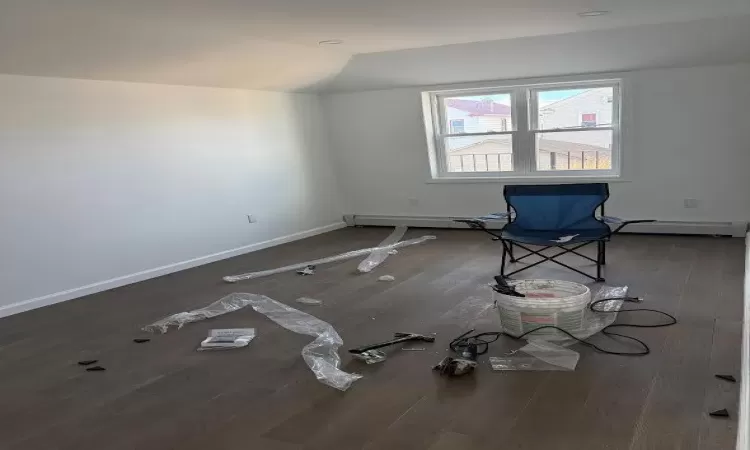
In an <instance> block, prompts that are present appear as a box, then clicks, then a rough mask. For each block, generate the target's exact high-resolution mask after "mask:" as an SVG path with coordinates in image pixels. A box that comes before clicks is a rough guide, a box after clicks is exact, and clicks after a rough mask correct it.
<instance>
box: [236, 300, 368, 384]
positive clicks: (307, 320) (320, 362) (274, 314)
mask: <svg viewBox="0 0 750 450" xmlns="http://www.w3.org/2000/svg"><path fill="white" fill-rule="evenodd" d="M227 297H240V298H247V299H248V301H249V302H250V304H251V306H252V307H253V309H254V310H255V311H257V312H259V313H261V314H263V315H265V316H266V317H268V318H269V319H271V320H273V321H274V322H276V323H277V324H279V325H281V326H282V327H284V328H286V329H287V330H289V331H293V332H295V333H298V334H304V335H307V336H313V337H315V340H314V341H312V342H311V343H309V344H307V345H306V346H304V347H303V348H302V358H303V359H304V360H305V362H306V363H307V365H308V367H310V370H312V371H313V373H314V374H315V377H316V378H317V379H318V381H320V382H321V383H323V384H326V385H328V386H331V387H333V388H336V389H338V390H340V391H345V390H347V389H349V386H351V385H352V383H354V382H355V381H357V380H359V379H360V378H362V375H359V374H356V373H348V372H344V371H343V370H341V369H339V367H340V366H341V358H339V354H338V349H339V347H341V346H342V345H344V341H343V340H342V339H341V336H339V334H338V333H337V332H336V330H334V329H333V327H332V326H331V324H329V323H328V322H324V321H322V320H320V319H318V318H317V317H314V316H311V315H310V314H307V313H304V312H302V311H299V310H297V309H294V308H291V307H289V306H287V305H285V304H283V303H279V302H277V301H276V300H272V299H270V298H268V297H266V296H265V295H256V294H230V295H228V296H227ZM227 297H224V298H227Z"/></svg>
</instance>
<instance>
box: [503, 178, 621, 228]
mask: <svg viewBox="0 0 750 450" xmlns="http://www.w3.org/2000/svg"><path fill="white" fill-rule="evenodd" d="M503 195H504V196H505V202H506V203H507V204H508V210H510V209H513V211H515V213H516V217H515V219H514V220H513V224H515V226H518V227H521V228H524V229H527V230H537V231H542V230H544V231H558V230H571V231H574V230H598V229H604V228H605V227H606V228H608V226H607V225H606V224H605V223H603V222H602V221H600V220H598V219H596V209H597V208H599V207H603V205H604V202H606V201H607V198H609V186H608V185H607V183H591V184H543V185H506V186H505V189H504V191H503Z"/></svg>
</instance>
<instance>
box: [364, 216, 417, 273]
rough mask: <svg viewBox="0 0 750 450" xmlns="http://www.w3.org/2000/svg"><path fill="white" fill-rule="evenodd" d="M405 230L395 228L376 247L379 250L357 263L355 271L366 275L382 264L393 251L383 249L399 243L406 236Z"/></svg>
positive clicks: (404, 227)
mask: <svg viewBox="0 0 750 450" xmlns="http://www.w3.org/2000/svg"><path fill="white" fill-rule="evenodd" d="M407 229H408V228H407V227H406V226H404V225H399V226H397V227H396V229H395V230H393V232H392V233H391V234H390V235H389V236H388V237H387V238H385V239H384V240H383V242H381V243H380V244H379V245H378V247H379V248H378V249H377V250H374V251H373V252H372V253H370V256H368V257H367V258H365V260H364V261H362V262H361V263H359V266H358V267H357V270H358V271H359V272H360V273H368V272H371V271H372V269H374V268H376V267H378V266H379V265H380V264H382V263H383V261H385V259H386V258H388V255H389V254H390V252H391V251H393V250H392V249H389V248H384V247H388V246H390V245H393V244H395V243H397V242H398V241H400V240H401V238H403V237H404V235H405V234H406V230H407Z"/></svg>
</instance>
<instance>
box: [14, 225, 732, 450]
mask: <svg viewBox="0 0 750 450" xmlns="http://www.w3.org/2000/svg"><path fill="white" fill-rule="evenodd" d="M389 232H390V229H387V228H348V229H343V230H340V231H335V232H332V233H328V234H325V235H321V236H317V237H313V238H310V239H305V240H303V241H298V242H294V243H291V244H287V245H283V246H279V247H275V248H271V249H267V250H263V251H260V252H256V253H252V254H248V255H245V256H241V257H237V258H233V259H229V260H225V261H221V262H217V263H214V264H211V265H207V266H203V267H199V268H195V269H191V270H187V271H183V272H180V273H176V274H172V275H169V276H164V277H161V278H157V279H153V280H149V281H145V282H142V283H138V284H134V285H129V286H125V287H122V288H119V289H114V290H111V291H108V292H103V293H100V294H95V295H91V296H88V297H85V298H81V299H77V300H73V301H69V302H65V303H62V304H58V305H55V306H50V307H47V308H42V309H38V310H34V311H30V312H27V313H24V314H19V315H16V316H11V317H8V318H4V319H0V424H1V425H0V448H2V449H8V450H10V449H23V450H35V449H44V450H50V449H76V450H80V449H138V450H149V449H159V450H164V449H180V450H193V449H195V450H209V449H210V450H220V449H237V450H239V449H243V450H244V449H259V450H292V449H321V450H323V449H325V450H331V449H338V450H350V449H367V450H375V449H389V450H395V449H417V450H418V449H428V450H469V449H488V450H489V449H504V450H505V449H534V450H537V449H539V450H541V449H544V450H546V449H551V450H552V449H554V450H587V449H591V450H601V449H656V450H662V449H711V450H714V449H716V450H718V449H722V450H726V449H731V448H734V439H735V433H736V429H735V427H736V424H737V422H736V417H737V396H738V390H739V384H730V383H727V382H724V381H720V380H717V379H715V378H714V376H713V375H714V374H715V373H731V374H734V375H735V376H737V377H738V376H739V364H740V353H739V352H740V329H741V325H740V324H741V320H742V277H743V255H744V241H743V240H741V239H730V238H710V237H674V236H638V235H623V236H617V237H616V238H615V239H614V240H613V242H612V243H611V244H610V246H609V248H608V252H609V253H608V259H607V262H608V266H607V268H606V273H605V274H606V277H607V283H608V284H610V285H628V286H629V287H630V293H631V294H633V295H639V296H643V297H645V303H644V305H643V307H649V308H656V309H661V310H664V311H667V312H670V313H672V314H674V315H675V316H677V318H678V319H679V324H678V325H675V326H673V327H668V328H654V329H645V328H644V329H628V330H627V331H626V333H628V334H631V335H634V336H637V337H639V338H641V339H643V340H644V341H646V342H647V343H648V344H649V345H650V346H651V350H652V353H651V354H650V355H648V356H645V357H622V356H611V355H605V354H599V353H594V352H592V351H590V350H589V349H587V348H582V347H581V346H580V345H578V346H574V347H573V349H575V350H577V351H579V352H581V359H580V361H579V364H578V367H577V369H576V370H575V371H574V372H515V373H511V372H502V373H501V372H493V371H492V370H491V369H490V367H489V364H488V362H487V356H491V355H493V354H501V353H504V352H506V351H508V350H512V349H514V348H518V347H519V346H520V344H519V343H517V342H514V341H512V340H509V339H501V340H499V341H498V342H497V343H495V344H493V345H492V346H491V348H490V352H489V354H488V355H485V356H483V357H482V358H481V359H480V366H479V367H478V370H477V371H476V373H475V374H474V375H473V376H469V377H465V378H460V379H444V378H440V377H439V376H437V375H436V374H435V373H434V372H433V371H432V370H431V367H432V365H434V364H435V363H437V362H438V361H439V360H440V359H442V358H443V357H444V356H447V355H448V351H447V343H448V341H449V340H450V339H451V338H453V337H455V336H456V335H458V334H460V333H461V332H463V331H465V330H467V329H468V328H477V329H479V330H484V331H491V330H495V329H497V327H498V323H497V318H496V312H495V310H493V309H492V308H491V305H490V302H489V297H490V293H489V290H488V288H487V286H486V285H487V283H488V282H490V281H491V280H492V276H493V275H495V274H496V273H497V271H498V269H499V264H500V252H499V250H500V246H499V244H497V243H493V242H491V241H490V240H488V239H487V237H486V235H483V234H482V233H480V232H475V231H468V230H467V231H463V230H460V231H459V230H414V229H412V230H410V231H409V233H408V235H407V237H416V236H420V235H422V234H436V235H437V236H438V240H436V241H431V242H428V243H426V244H423V245H419V246H414V247H409V248H405V249H402V250H400V251H399V253H398V254H397V255H394V256H391V257H390V258H389V259H388V260H387V261H386V262H385V263H384V264H383V265H382V266H380V267H379V268H377V269H376V270H375V271H373V272H372V273H370V274H365V275H361V274H355V269H356V266H357V264H358V263H359V261H360V260H361V259H354V260H350V261H346V262H341V263H336V264H330V265H324V266H320V267H318V269H317V272H316V274H315V275H314V276H308V277H302V276H299V275H296V274H294V273H286V274H281V275H276V276H272V277H267V278H262V279H257V280H251V281H246V282H242V283H238V284H226V283H224V282H223V281H222V280H221V277H222V276H224V275H230V274H236V273H242V272H246V271H250V270H255V269H266V268H274V267H280V266H283V265H286V264H290V263H295V262H301V261H304V260H309V259H314V258H318V257H324V256H329V255H333V254H336V253H339V252H343V251H347V250H352V249H358V248H364V247H370V246H373V245H375V244H377V243H378V242H380V241H381V240H382V239H383V238H384V237H385V236H387V235H388V233H389ZM573 261H575V260H573V259H571V262H573ZM576 264H577V263H576ZM385 274H390V275H393V276H394V277H395V278H396V281H394V282H390V283H389V282H381V281H377V279H378V277H379V276H381V275H385ZM525 276H526V277H534V278H557V279H566V280H571V281H581V278H579V277H578V276H577V275H576V274H574V273H572V272H569V271H564V270H558V269H557V268H555V267H554V266H551V265H549V264H544V265H541V266H539V267H538V268H536V269H532V270H530V271H529V272H528V273H527V274H526V275H525ZM230 292H252V293H259V294H265V295H268V296H269V297H271V298H273V299H276V300H278V301H281V302H284V303H287V304H288V305H291V306H293V307H295V308H299V309H301V310H304V311H307V312H309V313H311V314H313V315H315V316H317V317H319V318H321V319H323V320H326V321H328V322H330V323H331V324H332V325H333V326H334V327H335V328H336V329H337V331H338V332H339V334H341V336H342V338H343V339H344V342H345V348H349V347H353V346H358V345H362V344H367V343H371V342H376V341H379V340H383V339H386V338H389V337H390V336H391V335H392V333H394V332H397V331H413V332H423V333H431V332H435V333H437V341H436V342H435V343H434V344H424V345H423V344H419V347H426V350H425V351H401V350H399V348H398V347H394V348H392V349H390V350H389V359H388V360H387V361H385V362H384V363H381V364H376V365H371V366H367V365H365V364H364V363H361V362H359V361H353V360H351V358H350V357H349V355H348V354H347V353H346V351H345V350H344V351H342V352H340V353H341V356H342V358H343V361H344V369H345V370H347V371H356V372H359V373H361V374H363V375H364V378H363V379H362V380H360V381H358V382H356V383H355V384H354V385H353V386H352V388H351V389H349V391H347V392H339V391H336V390H335V389H332V388H330V387H327V386H325V385H323V384H321V383H319V382H318V381H317V380H316V379H315V377H314V376H313V374H312V373H311V372H310V370H309V369H308V367H307V366H306V365H305V363H304V361H303V360H302V358H301V357H300V350H301V348H302V347H303V346H304V345H305V344H306V343H308V342H310V340H311V339H310V338H309V337H307V336H300V335H297V334H293V333H291V332H289V331H286V330H284V329H282V328H281V327H279V326H278V325H276V324H275V323H273V322H271V321H270V320H268V319H267V318H266V317H264V316H262V315H261V314H258V313H256V312H254V311H253V310H252V309H250V308H246V309H245V310H241V311H238V312H234V313H231V314H227V315H224V316H222V317H219V318H216V319H213V320H207V321H204V322H199V323H194V324H189V325H186V326H185V327H184V328H183V329H181V330H179V331H171V332H169V333H167V334H165V335H146V333H143V332H141V331H139V329H140V327H141V326H143V325H146V324H148V323H151V322H153V321H155V320H157V319H160V318H162V317H164V316H167V315H169V314H172V313H176V312H180V311H187V310H190V309H194V308H198V307H201V306H204V305H207V304H209V303H211V302H213V301H215V300H217V299H219V298H220V297H222V296H223V295H225V294H227V293H230ZM301 296H306V297H313V298H317V299H320V300H322V301H323V304H322V305H320V306H312V305H303V304H299V303H296V302H295V301H294V300H295V299H296V298H298V297H301ZM631 317H632V316H631ZM620 320H627V319H626V317H625V316H624V315H623V316H621V318H620ZM639 320H646V319H645V318H640V319H639ZM234 327H255V328H256V330H257V337H256V338H255V340H254V341H253V342H252V343H251V344H250V346H249V347H247V348H243V349H239V350H232V351H226V352H196V351H195V348H196V346H197V345H198V344H199V343H200V341H201V340H202V339H203V338H204V337H205V336H206V334H207V331H208V330H209V329H211V328H234ZM144 335H146V337H151V342H148V343H145V344H135V343H133V341H132V339H133V338H136V337H142V336H144ZM594 339H600V340H602V339H604V340H603V341H602V342H603V344H604V345H609V344H613V343H611V342H609V341H607V340H606V339H605V338H602V337H595V338H594ZM83 359H98V360H99V361H100V364H101V365H102V366H104V367H106V369H107V370H106V371H105V372H86V371H85V370H83V368H82V367H80V366H78V365H77V364H76V363H77V361H79V360H83ZM720 408H727V409H728V410H729V411H730V414H731V415H732V416H731V417H730V418H729V419H714V418H709V417H708V415H707V412H709V411H712V410H716V409H720Z"/></svg>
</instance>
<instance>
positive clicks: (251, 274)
mask: <svg viewBox="0 0 750 450" xmlns="http://www.w3.org/2000/svg"><path fill="white" fill-rule="evenodd" d="M432 239H437V237H436V236H431V235H427V236H422V237H418V238H415V239H409V240H406V241H401V242H396V243H395V244H392V245H386V246H384V247H372V248H363V249H361V250H354V251H351V252H346V253H342V254H340V255H335V256H329V257H327V258H321V259H316V260H314V261H305V262H302V263H299V264H292V265H290V266H284V267H279V268H278V269H269V270H262V271H260V272H249V273H243V274H241V275H230V276H226V277H224V281H226V282H227V283H236V282H238V281H243V280H250V279H253V278H260V277H266V276H269V275H275V274H277V273H282V272H290V271H292V270H297V269H302V268H305V267H307V266H318V265H320V264H327V263H332V262H337V261H344V260H347V259H352V258H356V257H358V256H364V255H368V254H370V253H372V252H374V251H376V250H385V251H386V252H387V251H388V250H391V249H396V248H402V247H408V246H410V245H416V244H421V243H423V242H426V241H429V240H432Z"/></svg>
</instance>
